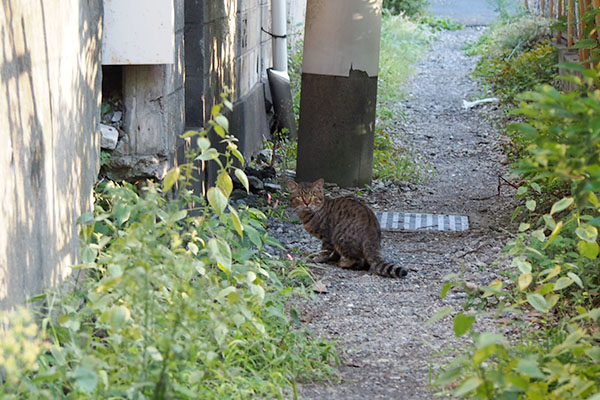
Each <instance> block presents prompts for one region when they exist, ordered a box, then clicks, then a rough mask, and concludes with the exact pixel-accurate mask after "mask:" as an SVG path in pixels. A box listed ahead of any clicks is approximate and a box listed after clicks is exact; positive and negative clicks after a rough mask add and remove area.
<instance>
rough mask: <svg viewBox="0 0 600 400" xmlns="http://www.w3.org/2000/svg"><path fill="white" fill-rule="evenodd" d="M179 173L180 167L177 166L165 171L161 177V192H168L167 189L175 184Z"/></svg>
mask: <svg viewBox="0 0 600 400" xmlns="http://www.w3.org/2000/svg"><path fill="white" fill-rule="evenodd" d="M180 174H181V169H180V168H179V167H175V168H173V169H171V170H170V171H169V172H167V174H166V175H165V177H164V179H163V192H168V191H169V190H171V188H172V187H173V185H175V183H176V182H177V180H178V179H179V175H180Z"/></svg>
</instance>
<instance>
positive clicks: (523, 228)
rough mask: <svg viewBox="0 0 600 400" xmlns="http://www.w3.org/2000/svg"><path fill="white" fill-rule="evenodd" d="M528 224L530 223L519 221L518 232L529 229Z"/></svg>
mask: <svg viewBox="0 0 600 400" xmlns="http://www.w3.org/2000/svg"><path fill="white" fill-rule="evenodd" d="M530 226H531V224H528V223H526V222H521V223H520V224H519V232H524V231H526V230H527V229H529V227H530Z"/></svg>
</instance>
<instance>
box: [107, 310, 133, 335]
mask: <svg viewBox="0 0 600 400" xmlns="http://www.w3.org/2000/svg"><path fill="white" fill-rule="evenodd" d="M130 318H131V312H130V311H129V308H127V307H125V306H114V307H113V308H112V310H111V312H110V324H111V325H112V327H113V329H121V328H122V327H123V325H124V324H125V323H126V322H127V321H129V319H130Z"/></svg>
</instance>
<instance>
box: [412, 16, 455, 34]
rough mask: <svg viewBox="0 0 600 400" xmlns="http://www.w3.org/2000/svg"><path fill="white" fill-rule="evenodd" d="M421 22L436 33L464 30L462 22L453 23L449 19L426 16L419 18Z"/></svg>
mask: <svg viewBox="0 0 600 400" xmlns="http://www.w3.org/2000/svg"><path fill="white" fill-rule="evenodd" d="M419 22H420V23H421V24H425V25H427V26H429V27H430V28H432V29H433V30H435V31H457V30H460V29H463V28H464V25H463V24H462V23H460V22H456V21H452V20H451V19H450V18H448V17H440V16H437V15H430V14H425V15H422V16H421V17H419Z"/></svg>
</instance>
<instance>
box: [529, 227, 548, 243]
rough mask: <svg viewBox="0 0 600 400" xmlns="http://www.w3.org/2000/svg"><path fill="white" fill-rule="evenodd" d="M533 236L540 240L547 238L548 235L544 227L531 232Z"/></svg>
mask: <svg viewBox="0 0 600 400" xmlns="http://www.w3.org/2000/svg"><path fill="white" fill-rule="evenodd" d="M531 237H533V238H535V239H537V240H539V241H540V242H543V241H544V240H546V235H544V230H543V229H536V230H535V231H533V232H531Z"/></svg>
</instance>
